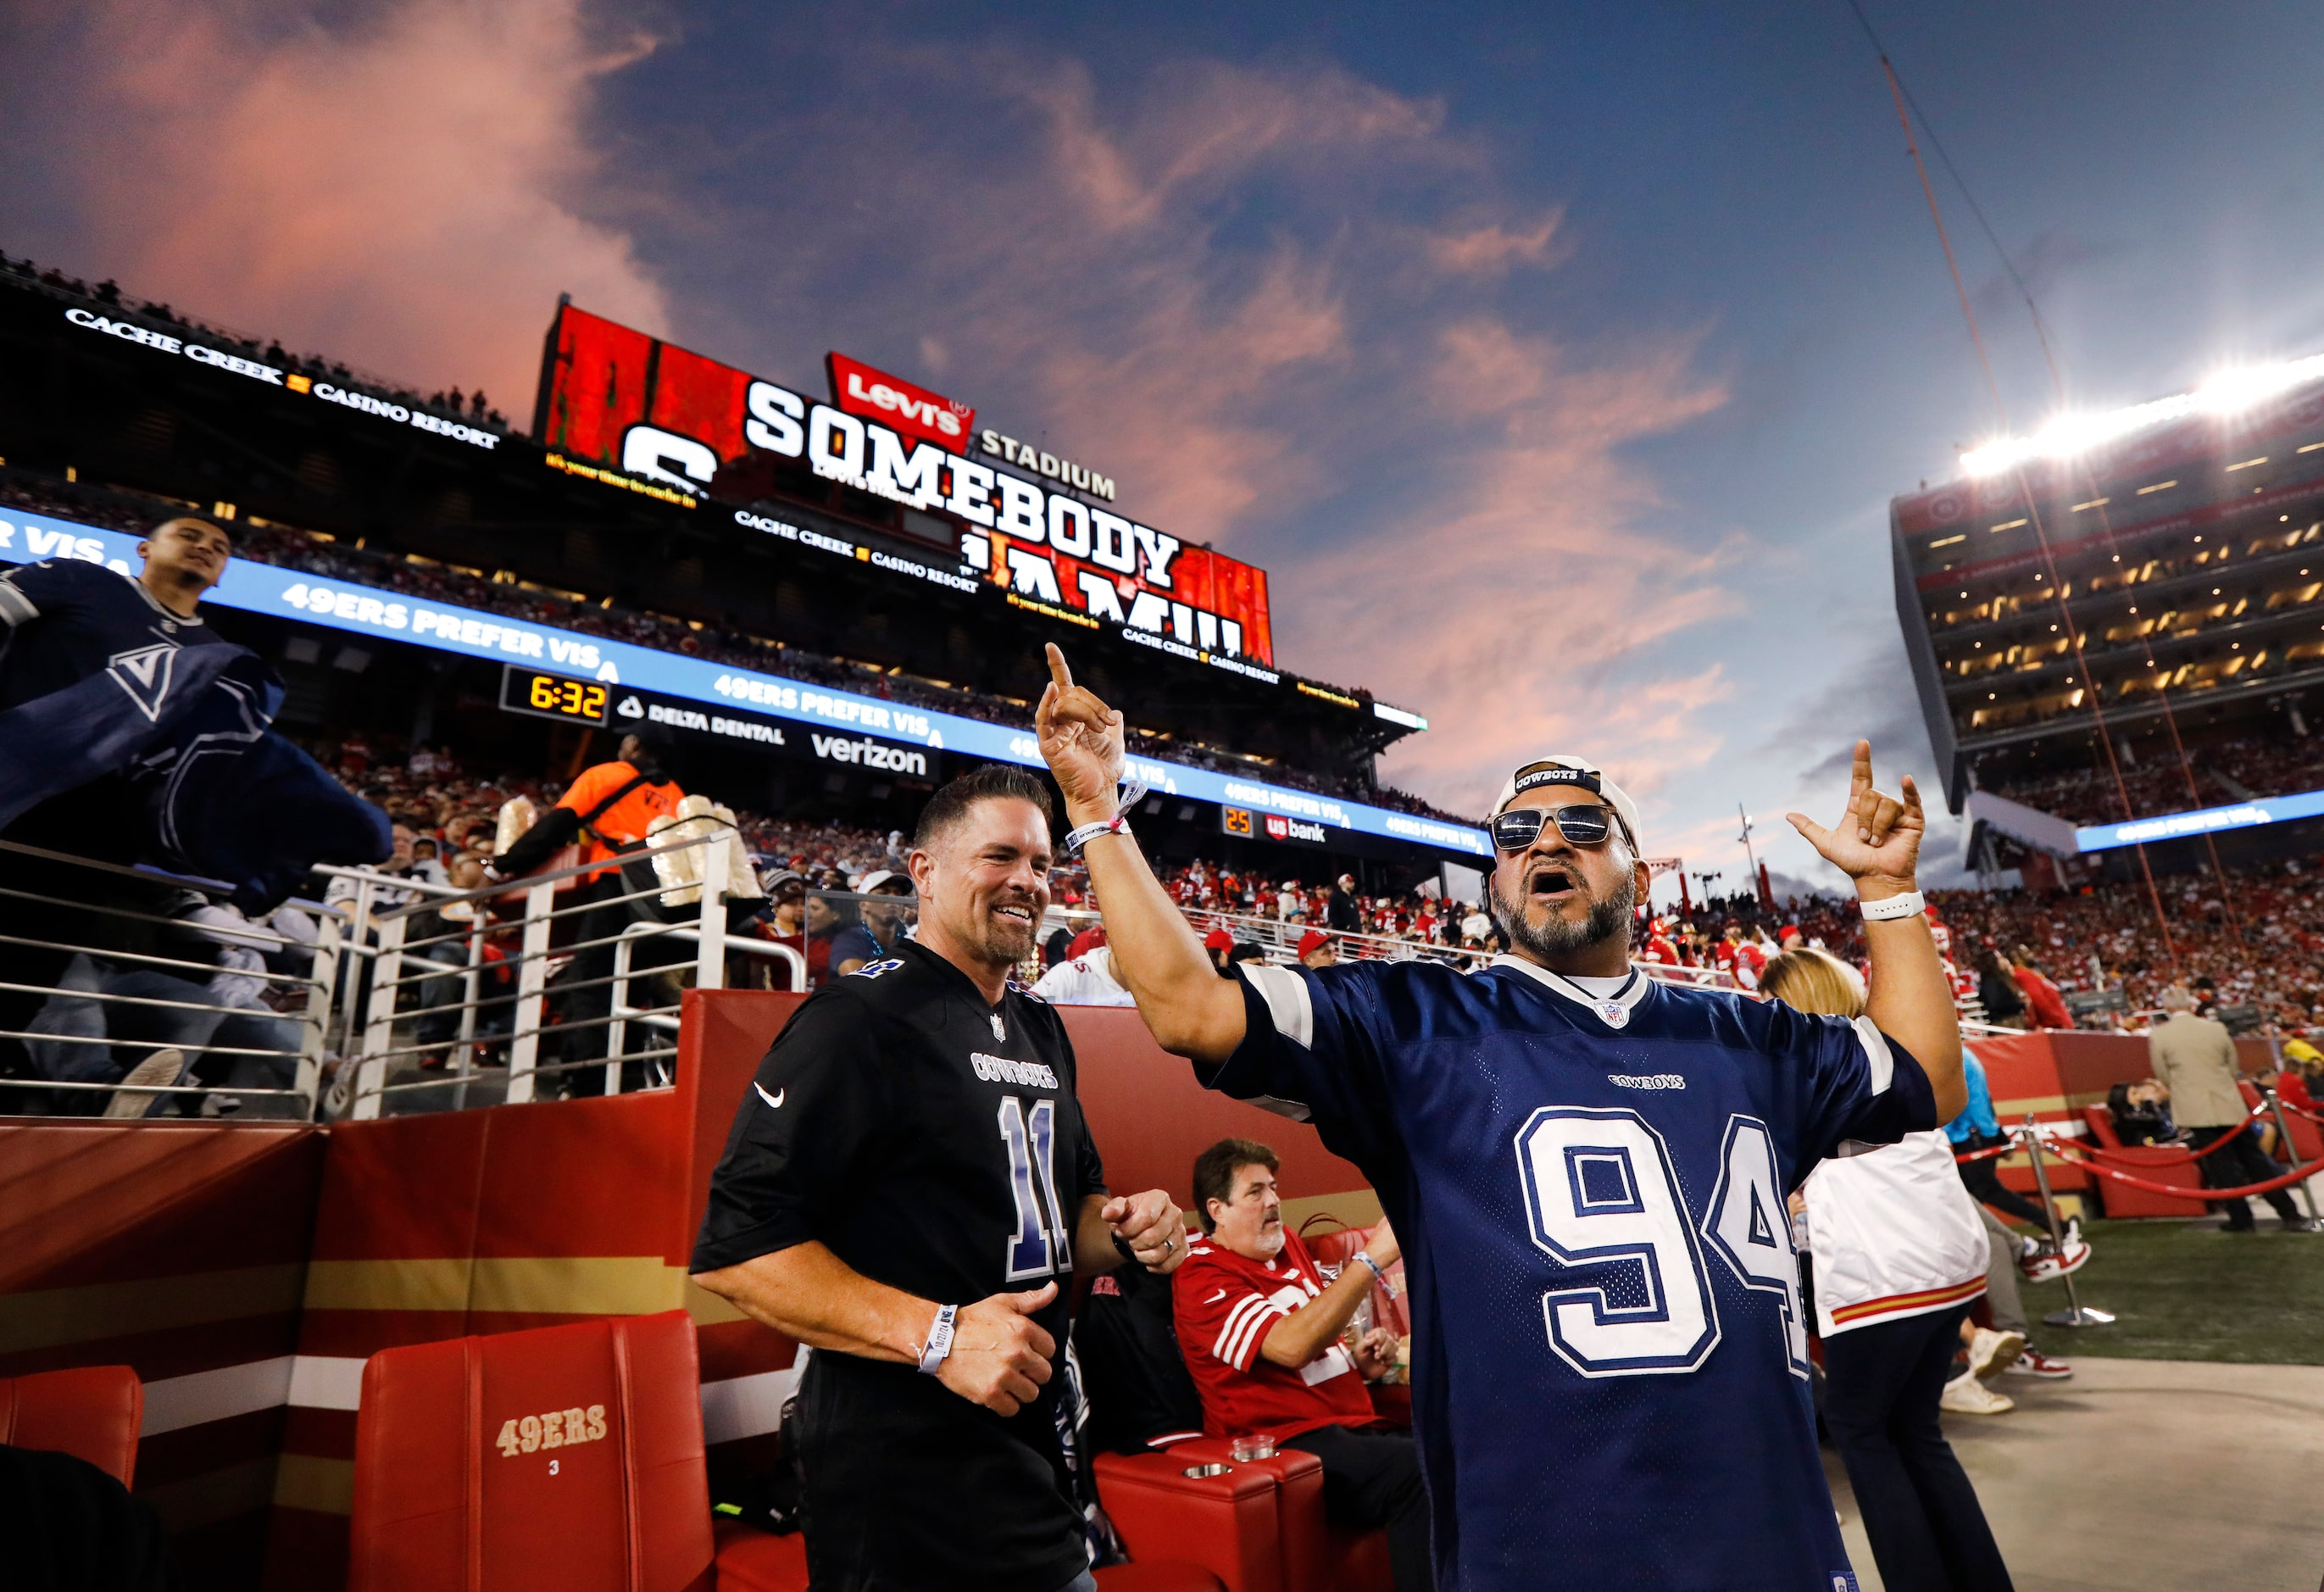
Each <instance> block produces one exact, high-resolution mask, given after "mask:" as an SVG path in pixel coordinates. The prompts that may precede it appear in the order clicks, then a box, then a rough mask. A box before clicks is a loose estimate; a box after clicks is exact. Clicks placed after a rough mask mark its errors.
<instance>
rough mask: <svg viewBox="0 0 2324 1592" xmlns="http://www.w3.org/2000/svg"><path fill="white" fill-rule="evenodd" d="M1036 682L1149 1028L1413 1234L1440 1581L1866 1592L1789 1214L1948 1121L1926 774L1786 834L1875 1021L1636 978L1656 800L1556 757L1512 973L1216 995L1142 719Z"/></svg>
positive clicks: (1529, 836) (1949, 1045)
mask: <svg viewBox="0 0 2324 1592" xmlns="http://www.w3.org/2000/svg"><path fill="white" fill-rule="evenodd" d="M1049 663H1050V670H1051V673H1052V676H1053V680H1052V683H1051V685H1050V686H1049V688H1048V689H1047V691H1045V692H1044V693H1043V696H1042V699H1041V704H1040V708H1039V710H1038V714H1037V719H1036V723H1037V729H1038V734H1039V736H1040V745H1041V753H1042V755H1043V756H1044V757H1045V758H1046V759H1047V762H1048V764H1049V767H1050V770H1051V772H1052V773H1055V774H1056V779H1057V782H1058V784H1059V786H1060V787H1061V788H1062V789H1063V790H1064V791H1065V801H1066V809H1067V815H1068V819H1069V820H1070V821H1071V822H1072V824H1073V825H1074V831H1073V833H1072V834H1071V835H1070V836H1069V837H1068V846H1069V847H1074V846H1080V847H1084V848H1085V849H1084V856H1085V858H1086V860H1087V864H1088V867H1089V872H1090V878H1091V882H1092V883H1093V884H1094V885H1095V886H1096V888H1097V891H1098V893H1099V897H1100V899H1102V901H1103V902H1105V920H1106V931H1107V936H1108V941H1109V943H1110V944H1111V946H1112V948H1113V952H1114V963H1115V966H1116V967H1118V968H1119V969H1120V972H1121V975H1122V977H1123V979H1124V982H1126V983H1127V984H1128V985H1129V986H1130V991H1131V993H1132V994H1133V995H1136V996H1137V997H1138V1006H1139V1014H1141V1015H1142V1016H1143V1017H1144V1018H1145V1020H1146V1023H1147V1025H1148V1027H1149V1028H1150V1029H1152V1031H1153V1032H1154V1036H1155V1038H1156V1039H1157V1041H1159V1042H1160V1043H1161V1044H1162V1045H1163V1046H1164V1047H1165V1048H1166V1049H1167V1050H1170V1051H1176V1052H1177V1053H1178V1054H1180V1055H1182V1056H1185V1057H1187V1058H1188V1059H1189V1060H1192V1061H1193V1062H1194V1066H1195V1070H1196V1073H1197V1075H1198V1076H1199V1077H1200V1078H1202V1080H1203V1082H1204V1083H1205V1084H1207V1085H1209V1086H1210V1087H1211V1088H1217V1089H1221V1090H1223V1091H1225V1092H1226V1093H1229V1094H1231V1095H1235V1096H1238V1097H1241V1098H1244V1099H1248V1100H1250V1101H1253V1102H1254V1103H1256V1104H1259V1105H1262V1106H1268V1107H1269V1108H1270V1109H1273V1110H1277V1111H1280V1112H1282V1113H1283V1114H1285V1115H1289V1116H1293V1117H1295V1118H1299V1119H1303V1120H1310V1121H1313V1122H1314V1125H1315V1126H1316V1128H1317V1130H1318V1132H1319V1133H1320V1134H1322V1136H1323V1142H1324V1143H1326V1144H1328V1145H1329V1146H1331V1148H1333V1150H1335V1151H1337V1152H1340V1153H1341V1154H1342V1155H1345V1156H1347V1157H1348V1158H1349V1159H1351V1160H1352V1161H1353V1162H1356V1164H1357V1165H1359V1166H1360V1167H1361V1168H1362V1169H1363V1170H1364V1171H1365V1173H1366V1175H1367V1176H1368V1177H1369V1179H1370V1180H1371V1182H1372V1186H1373V1188H1374V1189H1375V1190H1376V1191H1377V1192H1378V1194H1379V1200H1380V1204H1381V1207H1382V1208H1384V1209H1385V1210H1386V1211H1387V1213H1388V1217H1390V1219H1391V1220H1392V1221H1393V1222H1394V1223H1395V1225H1396V1231H1397V1235H1398V1236H1399V1237H1400V1239H1401V1240H1402V1242H1403V1245H1404V1250H1405V1258H1406V1269H1407V1270H1408V1272H1409V1273H1410V1275H1411V1295H1410V1300H1411V1306H1412V1318H1413V1328H1414V1341H1413V1375H1412V1381H1413V1394H1414V1425H1415V1435H1416V1438H1417V1439H1418V1440H1419V1445H1420V1452H1421V1459H1422V1467H1423V1471H1424V1473H1425V1476H1426V1479H1427V1483H1428V1491H1429V1497H1430V1507H1431V1530H1432V1536H1433V1545H1434V1554H1435V1559H1436V1584H1437V1585H1438V1586H1439V1587H1443V1588H1446V1589H1448V1592H1449V1589H1451V1588H1453V1587H1459V1588H1462V1589H1463V1592H1487V1589H1499V1588H1505V1587H1506V1588H1518V1587H1524V1588H1536V1587H1592V1588H1594V1587H1688V1588H1703V1589H1705V1592H1709V1589H1711V1588H1717V1589H1719V1592H1743V1589H1746V1588H1769V1589H1775V1588H1781V1589H1783V1592H1853V1588H1854V1587H1855V1586H1856V1579H1855V1576H1854V1574H1853V1572H1852V1571H1851V1570H1850V1569H1849V1563H1848V1557H1847V1553H1846V1550H1844V1549H1843V1548H1842V1546H1841V1544H1840V1531H1839V1527H1838V1524H1837V1523H1836V1522H1835V1520H1834V1518H1833V1514H1832V1508H1831V1495H1830V1493H1829V1491H1828V1490H1827V1488H1826V1486H1825V1483H1824V1477H1823V1468H1822V1466H1821V1462H1820V1461H1819V1459H1818V1457H1817V1452H1816V1442H1815V1416H1814V1412H1813V1411H1812V1409H1811V1407H1810V1402H1809V1396H1808V1381H1807V1377H1808V1358H1807V1338H1806V1328H1805V1323H1804V1321H1803V1319H1802V1310H1801V1301H1800V1291H1799V1273H1798V1268H1797V1264H1796V1262H1795V1257H1794V1254H1793V1249H1792V1243H1791V1226H1790V1223H1789V1221H1788V1220H1787V1219H1786V1217H1785V1213H1784V1198H1785V1196H1786V1195H1787V1194H1788V1193H1789V1191H1790V1190H1791V1189H1794V1188H1796V1187H1797V1186H1798V1185H1799V1183H1800V1181H1801V1180H1803V1178H1804V1177H1805V1176H1806V1175H1807V1172H1808V1171H1809V1170H1810V1169H1811V1168H1812V1166H1814V1165H1815V1163H1816V1162H1818V1161H1820V1160H1821V1159H1823V1158H1824V1157H1826V1156H1830V1155H1835V1154H1845V1153H1848V1152H1850V1151H1851V1150H1853V1149H1856V1148H1858V1147H1861V1146H1868V1145H1871V1144H1875V1143H1892V1142H1894V1141H1895V1140H1896V1139H1898V1138H1900V1137H1902V1136H1903V1135H1904V1134H1907V1133H1910V1132H1913V1131H1915V1130H1918V1129H1924V1128H1930V1127H1933V1126H1935V1125H1937V1124H1939V1123H1940V1122H1942V1121H1944V1120H1945V1119H1947V1118H1948V1117H1950V1116H1951V1115H1953V1114H1954V1113H1955V1112H1957V1111H1959V1110H1960V1106H1961V1105H1962V1103H1963V1098H1964V1094H1963V1088H1962V1084H1961V1074H1960V1030H1959V1027H1958V1026H1957V1024H1956V1023H1955V1021H1954V1015H1953V1005H1952V997H1951V993H1950V989H1949V988H1948V986H1947V985H1946V982H1945V977H1944V971H1943V967H1942V965H1941V962H1940V961H1939V959H1938V956H1937V951H1936V947H1935V944H1934V942H1933V941H1932V939H1931V937H1930V934H1929V930H1928V926H1927V922H1926V920H1925V919H1924V918H1923V915H1922V911H1921V909H1922V901H1921V896H1920V893H1919V891H1918V890H1917V889H1916V888H1915V885H1914V865H1915V862H1916V860H1917V857H1918V855H1919V850H1920V841H1921V834H1922V829H1923V822H1922V815H1921V806H1920V799H1919V797H1918V795H1917V793H1916V792H1915V791H1914V787H1913V782H1911V781H1910V780H1906V781H1905V782H1904V787H1903V789H1904V795H1903V798H1902V799H1901V800H1899V799H1897V798H1895V797H1890V796H1886V795H1883V794H1881V793H1880V792H1878V791H1875V790H1874V789H1873V785H1872V754H1871V748H1870V747H1869V746H1868V745H1866V744H1864V743H1862V742H1858V745H1857V747H1856V757H1855V773H1854V783H1853V786H1852V788H1851V790H1850V791H1849V806H1848V811H1847V814H1846V816H1845V818H1844V819H1842V821H1841V822H1840V826H1839V828H1837V829H1836V830H1831V829H1826V828H1823V827H1822V826H1821V825H1819V824H1815V823H1813V822H1811V821H1810V820H1809V819H1806V818H1805V817H1803V816H1802V815H1800V814H1797V813H1794V814H1792V815H1791V820H1792V822H1793V824H1794V826H1796V827H1797V828H1798V829H1799V831H1800V833H1801V834H1802V835H1803V836H1804V837H1805V838H1807V839H1808V840H1809V842H1810V843H1811V844H1812V845H1813V846H1814V847H1815V848H1816V849H1817V850H1818V851H1819V852H1821V854H1822V855H1823V856H1824V857H1825V858H1826V859H1827V860H1828V861H1830V862H1831V863H1832V864H1833V865H1835V866H1836V867H1838V868H1840V870H1841V871H1842V872H1843V873H1845V874H1847V875H1849V877H1851V878H1853V879H1854V880H1855V881H1856V884H1857V891H1858V896H1859V897H1860V898H1861V900H1862V902H1863V910H1864V914H1865V917H1866V920H1867V921H1866V924H1865V936H1866V939H1867V943H1868V945H1869V947H1870V950H1871V956H1872V964H1873V976H1872V985H1871V989H1872V994H1871V1001H1870V1005H1869V1012H1868V1015H1867V1018H1865V1019H1863V1020H1860V1021H1858V1023H1854V1024H1850V1023H1844V1022H1841V1021H1840V1020H1838V1019H1836V1018H1826V1017H1811V1016H1806V1015H1803V1014H1800V1013H1798V1012H1795V1011H1794V1010H1792V1009H1791V1008H1790V1007H1788V1006H1784V1005H1782V1004H1776V1003H1774V1002H1766V1003H1762V1002H1758V1001H1755V1000H1752V999H1749V998H1748V997H1746V996H1744V995H1738V994H1734V993H1730V992H1722V991H1713V990H1702V989H1694V988H1690V987H1685V986H1676V985H1668V984H1662V983H1657V982H1655V981H1653V980H1650V979H1648V978H1646V976H1644V975H1643V974H1639V973H1637V972H1636V971H1635V970H1634V969H1632V968H1631V967H1630V966H1629V962H1628V948H1629V933H1630V925H1631V920H1632V917H1633V916H1634V913H1635V908H1636V903H1637V902H1638V901H1639V900H1641V899H1643V897H1644V895H1645V893H1646V885H1647V874H1646V865H1645V864H1643V863H1642V862H1640V861H1639V859H1638V845H1637V810H1636V808H1635V807H1634V806H1633V805H1632V804H1631V802H1630V801H1629V799H1628V797H1627V796H1625V795H1624V794H1623V793H1622V792H1621V791H1620V790H1619V789H1618V788H1617V787H1616V786H1615V785H1614V784H1613V782H1611V781H1609V780H1608V779H1606V778H1605V776H1604V775H1603V774H1601V773H1599V772H1598V770H1597V769H1595V768H1594V767H1592V766H1591V764H1588V763H1586V762H1583V761H1582V760H1581V759H1578V758H1570V757H1552V758H1544V759H1540V760H1538V761H1535V762H1533V763H1529V764H1526V765H1525V766H1524V767H1522V768H1520V769H1519V770H1517V773H1515V774H1514V775H1512V776H1511V778H1510V780H1509V782H1508V784H1507V785H1506V786H1505V787H1504V788H1503V791H1502V795H1501V799H1500V801H1499V802H1497V803H1496V804H1495V807H1494V814H1493V820H1492V833H1493V842H1494V845H1495V847H1496V849H1497V852H1498V857H1497V861H1496V864H1495V867H1494V870H1493V874H1492V877H1491V881H1490V893H1491V905H1492V908H1493V911H1494V913H1495V916H1496V917H1497V918H1498V919H1499V922H1500V924H1501V926H1502V928H1503V930H1505V931H1506V932H1507V934H1508V937H1509V939H1510V941H1511V943H1512V946H1513V948H1514V949H1513V950H1512V951H1511V953H1510V954H1509V955H1507V956H1504V957H1501V958H1497V959H1496V960H1495V962H1494V963H1493V965H1492V966H1491V967H1488V968H1486V969H1484V970H1482V971H1480V972H1478V973H1476V974H1474V975H1469V976H1464V975H1462V974H1461V973H1459V972H1457V971H1455V970H1453V969H1452V968H1450V967H1444V966H1442V965H1440V964H1436V963H1433V962H1423V961H1408V962H1377V961H1369V962H1358V963H1352V964H1350V963H1342V964H1341V965H1340V966H1338V967H1327V968H1322V969H1310V968H1292V967H1242V968H1240V969H1238V972H1239V973H1240V978H1239V979H1237V980H1234V981H1228V980H1222V979H1221V978H1220V977H1219V976H1218V975H1217V973H1216V972H1215V971H1214V970H1213V968H1212V967H1211V965H1210V963H1209V961H1208V959H1207V958H1205V957H1204V956H1203V948H1202V943H1201V941H1200V940H1199V939H1196V938H1195V936H1194V931H1193V930H1191V929H1190V928H1188V927H1187V924H1186V921H1185V918H1184V917H1182V916H1181V915H1180V914H1179V912H1178V911H1177V909H1176V906H1175V905H1173V903H1172V902H1171V901H1170V899H1169V897H1168V896H1167V894H1166V893H1164V892H1163V890H1162V888H1161V886H1160V885H1159V884H1157V882H1156V881H1155V879H1154V876H1153V874H1152V872H1151V870H1149V869H1148V866H1147V865H1146V862H1145V859H1144V858H1143V857H1142V856H1140V855H1139V850H1138V847H1137V845H1136V843H1135V842H1134V841H1133V840H1132V839H1131V838H1130V834H1129V831H1128V829H1127V828H1126V826H1125V825H1124V824H1123V822H1122V819H1121V816H1120V814H1119V813H1118V812H1117V811H1116V810H1115V782H1116V780H1117V778H1118V776H1119V773H1120V769H1121V766H1122V729H1121V722H1122V721H1121V715H1120V713H1118V712H1115V711H1113V710H1112V709H1111V708H1108V707H1107V706H1106V705H1105V704H1104V703H1103V702H1102V701H1100V700H1099V699H1097V698H1096V697H1095V696H1094V695H1093V694H1092V693H1091V692H1089V691H1088V690H1084V689H1082V688H1078V687H1076V686H1075V685H1074V683H1073V677H1072V675H1071V674H1070V672H1068V671H1067V670H1066V668H1065V660H1064V658H1063V656H1062V655H1061V654H1060V653H1058V651H1057V649H1056V647H1054V646H1053V647H1051V648H1050V649H1049Z"/></svg>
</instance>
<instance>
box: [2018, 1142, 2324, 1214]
mask: <svg viewBox="0 0 2324 1592" xmlns="http://www.w3.org/2000/svg"><path fill="white" fill-rule="evenodd" d="M2236 1131H2237V1132H2241V1131H2242V1130H2241V1129H2237V1130H2236ZM2228 1136H2229V1137H2231V1138H2232V1137H2233V1136H2234V1135H2233V1134H2229V1135H2228ZM2048 1148H2049V1151H2050V1153H2052V1155H2055V1156H2056V1157H2057V1158H2058V1159H2059V1160H2060V1161H2062V1162H2065V1163H2066V1164H2067V1165H2069V1166H2079V1167H2080V1168H2081V1169H2082V1170H2083V1171H2092V1172H2096V1173H2098V1176H2100V1177H2102V1178H2112V1179H2113V1180H2115V1181H2116V1182H2117V1183H2128V1184H2129V1185H2130V1186H2131V1187H2132V1188H2134V1189H2146V1190H2147V1191H2148V1192H2150V1193H2153V1194H2170V1195H2173V1196H2175V1197H2177V1198H2178V1199H2194V1200H2206V1199H2246V1198H2248V1197H2250V1196H2251V1195H2254V1194H2272V1193H2273V1192H2274V1191H2275V1190H2276V1189H2288V1188H2290V1187H2291V1186H2292V1184H2294V1183H2299V1182H2305V1181H2306V1180H2308V1179H2310V1178H2312V1177H2314V1176H2315V1175H2316V1174H2317V1173H2318V1172H2319V1171H2324V1160H2317V1161H2311V1162H2309V1163H2308V1164H2307V1165H2305V1166H2295V1167H2293V1168H2292V1170H2291V1171H2288V1172H2285V1173H2284V1174H2283V1175H2282V1177H2276V1178H2270V1179H2268V1180H2266V1181H2265V1182H2263V1183H2246V1184H2245V1185H2244V1186H2243V1187H2242V1188H2239V1189H2188V1188H2182V1187H2181V1186H2180V1185H2179V1184H2177V1183H2157V1182H2154V1181H2153V1180H2149V1179H2146V1178H2134V1177H2132V1176H2131V1175H2130V1174H2129V1173H2128V1172H2124V1171H2116V1170H2115V1169H2114V1168H2112V1167H2110V1166H2101V1165H2099V1164H2098V1162H2095V1161H2083V1160H2081V1159H2080V1158H2079V1156H2076V1155H2072V1154H2069V1153H2068V1152H2066V1151H2065V1150H2064V1148H2063V1147H2062V1146H2061V1145H2060V1144H2058V1143H2057V1142H2056V1141H2054V1140H2053V1141H2052V1142H2051V1143H2050V1145H2049V1146H2048ZM2174 1164H2176V1163H2174Z"/></svg>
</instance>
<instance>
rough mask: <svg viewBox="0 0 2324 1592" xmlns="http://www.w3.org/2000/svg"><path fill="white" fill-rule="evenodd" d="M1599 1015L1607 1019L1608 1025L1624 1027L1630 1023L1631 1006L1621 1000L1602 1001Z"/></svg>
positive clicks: (1610, 1026)
mask: <svg viewBox="0 0 2324 1592" xmlns="http://www.w3.org/2000/svg"><path fill="white" fill-rule="evenodd" d="M1598 1015H1600V1017H1603V1018H1604V1019H1605V1020H1606V1026H1607V1027H1609V1028H1623V1027H1627V1026H1628V1024H1629V1021H1630V1008H1629V1007H1628V1006H1626V1005H1624V1004H1622V1003H1621V1002H1619V1001H1600V1002H1599V1003H1598Z"/></svg>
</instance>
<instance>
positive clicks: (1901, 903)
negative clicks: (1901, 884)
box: [1861, 890, 1929, 923]
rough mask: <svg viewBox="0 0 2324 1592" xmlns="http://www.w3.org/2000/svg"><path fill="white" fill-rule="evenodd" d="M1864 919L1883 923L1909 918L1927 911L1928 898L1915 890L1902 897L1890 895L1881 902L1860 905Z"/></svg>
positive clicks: (1868, 902)
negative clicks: (1893, 919) (1894, 919)
mask: <svg viewBox="0 0 2324 1592" xmlns="http://www.w3.org/2000/svg"><path fill="white" fill-rule="evenodd" d="M1861 904H1862V906H1863V909H1864V916H1865V918H1866V919H1867V921H1871V922H1875V923H1885V922H1886V921H1888V920H1889V919H1891V918H1911V917H1916V916H1918V915H1919V914H1920V913H1922V912H1926V911H1928V910H1929V898H1928V897H1927V896H1925V895H1923V894H1922V893H1920V892H1919V891H1917V890H1908V891H1906V892H1905V893H1904V894H1902V895H1891V896H1888V897H1886V899H1885V900H1881V901H1867V902H1862V903H1861Z"/></svg>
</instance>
